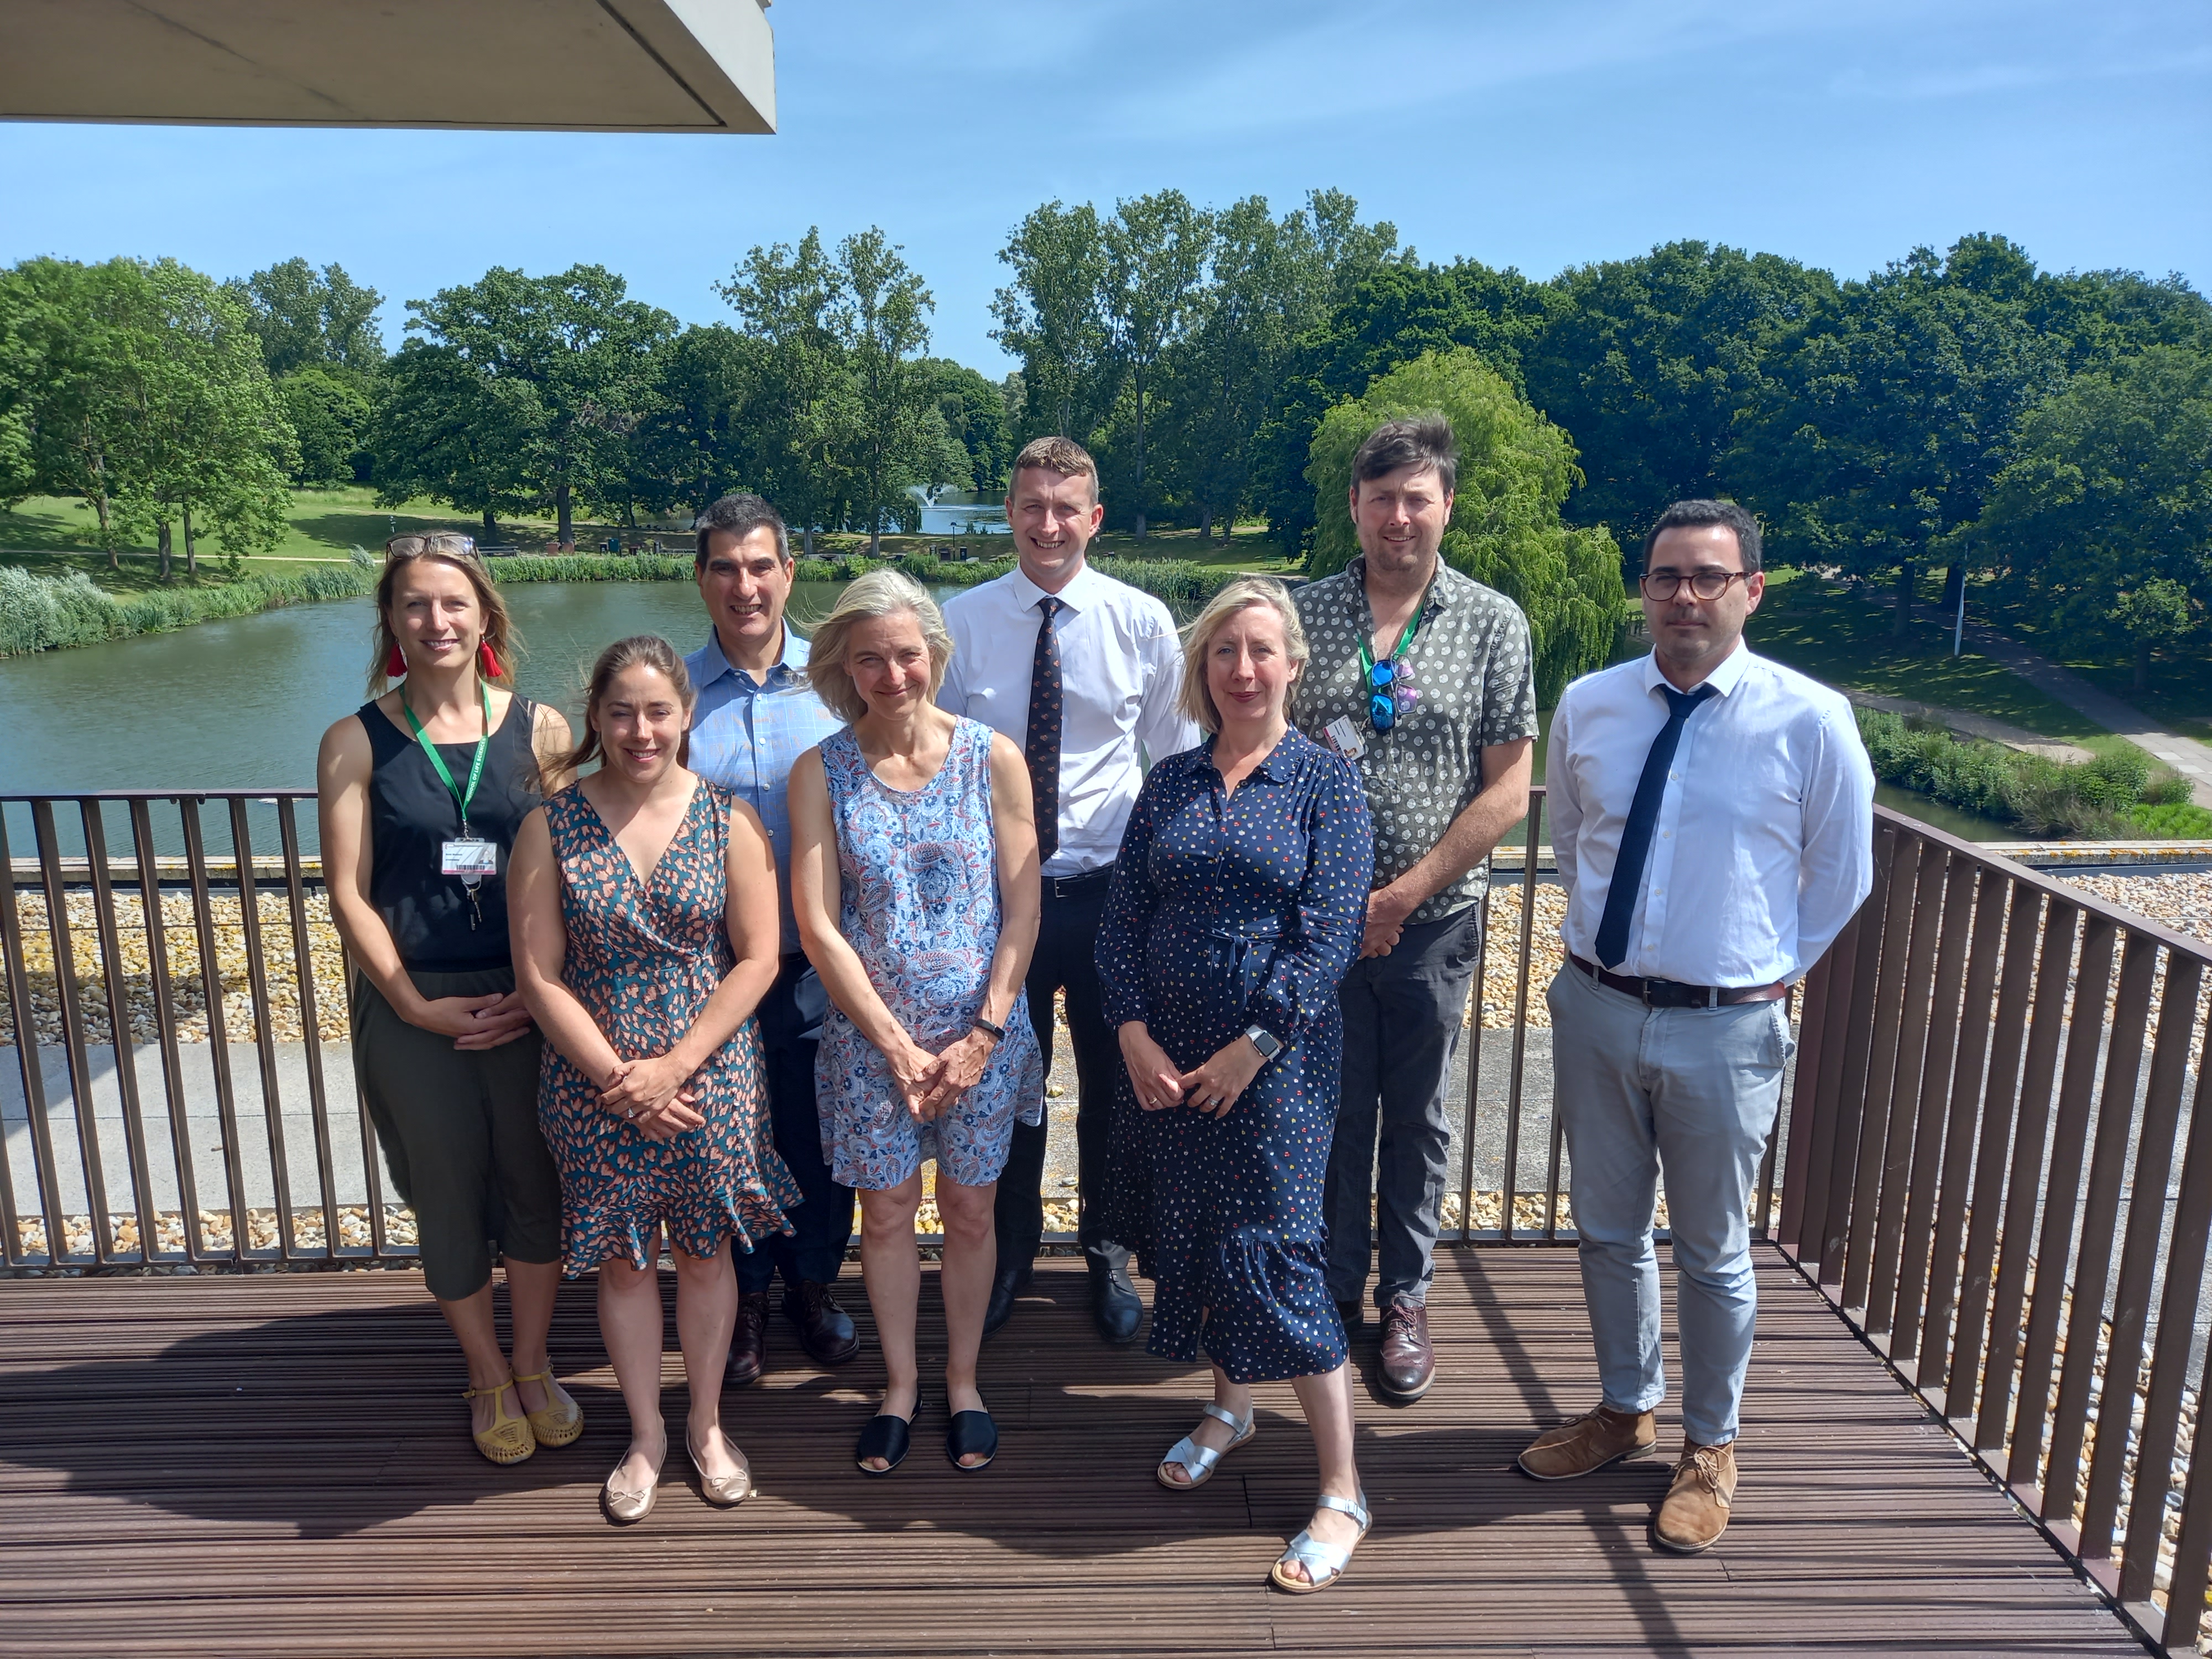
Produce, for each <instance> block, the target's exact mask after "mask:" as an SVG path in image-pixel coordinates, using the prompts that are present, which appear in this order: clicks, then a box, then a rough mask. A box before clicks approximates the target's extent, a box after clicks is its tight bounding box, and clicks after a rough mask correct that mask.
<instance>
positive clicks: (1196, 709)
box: [1176, 576, 1310, 735]
mask: <svg viewBox="0 0 2212 1659" xmlns="http://www.w3.org/2000/svg"><path fill="white" fill-rule="evenodd" d="M1255 605H1267V606H1268V607H1269V608H1270V609H1272V610H1273V611H1274V613H1275V614H1276V615H1277V616H1278V617H1281V618H1282V619H1283V654H1284V655H1285V656H1286V657H1287V658H1289V659H1290V663H1291V667H1292V668H1294V669H1297V670H1300V671H1303V670H1304V667H1305V665H1306V659H1307V656H1308V655H1309V654H1310V653H1308V651H1307V649H1306V630H1305V629H1304V625H1303V624H1301V623H1299V621H1298V608H1297V606H1296V605H1292V604H1291V590H1290V589H1289V588H1287V587H1285V586H1283V585H1282V583H1280V582H1279V581H1277V580H1275V579H1274V578H1273V576H1239V577H1238V578H1237V580H1235V581H1233V582H1231V583H1230V584H1229V585H1228V586H1226V587H1225V588H1223V589H1222V590H1221V591H1220V592H1218V593H1216V594H1215V595H1214V596H1213V599H1212V602H1211V603H1210V604H1209V605H1207V606H1206V609H1205V610H1203V611H1200V612H1199V613H1198V620H1197V621H1195V622H1194V623H1191V625H1190V626H1189V627H1188V628H1186V629H1183V631H1182V691H1181V692H1180V693H1179V694H1178V695H1177V696H1176V707H1177V708H1180V709H1182V712H1183V714H1185V715H1187V716H1188V718H1189V719H1191V720H1195V721H1197V722H1198V725H1199V729H1200V731H1203V732H1208V733H1212V734H1216V735H1218V733H1219V732H1220V730H1221V711H1220V710H1219V709H1218V708H1215V707H1214V706H1213V691H1212V688H1211V687H1209V686H1208V685H1207V684H1206V653H1207V652H1209V651H1211V650H1212V648H1213V636H1214V635H1216V634H1218V633H1219V632H1220V631H1221V630H1222V629H1223V628H1224V627H1225V625H1226V624H1227V623H1228V621H1229V619H1230V618H1231V617H1234V616H1235V615H1237V612H1239V611H1249V610H1251V609H1252V608H1253V607H1254V606H1255ZM1293 678H1295V676H1294V677H1293Z"/></svg>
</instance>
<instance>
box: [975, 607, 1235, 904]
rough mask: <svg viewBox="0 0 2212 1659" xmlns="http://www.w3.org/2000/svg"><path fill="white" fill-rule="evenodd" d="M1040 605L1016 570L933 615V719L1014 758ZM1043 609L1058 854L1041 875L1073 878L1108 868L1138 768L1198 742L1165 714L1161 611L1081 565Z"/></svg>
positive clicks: (1171, 657) (1178, 671) (1175, 680)
mask: <svg viewBox="0 0 2212 1659" xmlns="http://www.w3.org/2000/svg"><path fill="white" fill-rule="evenodd" d="M1044 597H1045V591H1044V589H1042V587H1039V586H1037V585H1036V583H1035V582H1033V581H1031V580H1030V579H1029V578H1028V576H1026V575H1024V574H1023V573H1022V571H1021V570H1020V569H1019V568H1016V569H1013V570H1010V571H1008V572H1007V573H1006V574H1005V575H1003V576H1000V577H999V578H998V579H997V580H993V581H987V582H985V583H983V584H982V585H981V586H979V587H971V588H969V590H968V591H967V592H965V593H959V594H956V595H954V596H953V598H952V599H950V600H948V601H947V602H946V604H945V626H946V627H947V628H948V629H951V634H952V660H951V663H950V664H949V665H947V666H946V668H945V684H944V686H943V687H942V689H940V690H939V692H938V694H937V702H938V707H939V708H944V709H946V710H948V711H949V712H951V713H952V714H965V715H967V716H969V718H970V719H971V720H981V721H982V722H983V724H984V725H986V726H990V727H991V728H992V729H993V730H994V731H998V732H1005V733H1006V736H1008V737H1009V738H1012V739H1013V741H1014V746H1015V747H1016V748H1020V747H1021V746H1022V742H1023V739H1024V738H1026V737H1027V736H1028V735H1029V724H1030V666H1031V665H1032V664H1033V663H1034V662H1035V661H1036V641H1037V627H1038V625H1039V623H1042V621H1043V620H1044V618H1043V615H1042V612H1041V611H1038V609H1037V601H1038V600H1040V599H1043V598H1044ZM1052 597H1054V598H1055V599H1058V600H1059V601H1060V607H1061V608H1060V611H1058V612H1057V613H1056V614H1055V615H1054V618H1053V633H1054V635H1055V636H1056V637H1057V638H1058V640H1059V641H1060V689H1061V691H1062V693H1063V695H1064V697H1065V702H1064V704H1063V708H1062V713H1061V714H1060V848H1059V850H1058V851H1057V852H1055V853H1054V854H1053V855H1052V857H1051V858H1049V859H1048V860H1045V866H1044V873H1045V874H1047V875H1048V876H1075V875H1080V874H1082V873H1083V872H1085V871H1086V870H1097V869H1099V868H1101V867H1102V866H1105V865H1108V864H1110V863H1112V862H1113V860H1114V855H1115V854H1117V853H1119V852H1120V851H1121V831H1122V830H1123V829H1125V828H1126V827H1127V824H1128V822H1129V809H1130V808H1131V807H1133V806H1134V805H1136V804H1137V791H1138V790H1139V788H1140V787H1142V786H1143V784H1144V781H1145V777H1144V770H1143V766H1144V765H1145V764H1148V763H1150V762H1152V761H1154V760H1164V759H1165V758H1166V757H1168V756H1170V755H1177V754H1181V753H1182V751H1183V750H1186V749H1193V748H1195V747H1197V745H1198V738H1199V731H1198V727H1197V726H1195V725H1194V724H1193V723H1192V722H1191V721H1189V720H1186V719H1185V718H1184V717H1183V716H1182V714H1181V713H1180V712H1179V711H1178V710H1177V709H1176V695H1177V693H1178V692H1179V691H1180V690H1182V644H1181V642H1180V641H1178V640H1177V639H1176V625H1175V618H1174V617H1171V616H1170V615H1169V614H1168V608H1167V606H1166V605H1163V604H1161V603H1160V601H1159V600H1158V599H1154V598H1153V597H1152V595H1151V594H1149V593H1143V592H1138V590H1137V589H1135V588H1133V587H1131V586H1129V585H1128V584H1127V582H1117V581H1115V580H1114V579H1113V578H1112V577H1110V576H1103V575H1101V574H1099V573H1098V572H1097V571H1096V570H1093V569H1092V568H1091V567H1090V566H1089V565H1085V567H1084V568H1082V569H1081V570H1080V571H1079V572H1077V573H1076V576H1075V580H1073V581H1071V582H1069V583H1068V585H1067V586H1065V587H1063V588H1061V589H1060V592H1058V593H1056V594H1054V595H1053V596H1052ZM1140 744H1141V745H1142V750H1143V760H1142V761H1141V762H1140V760H1139V745H1140Z"/></svg>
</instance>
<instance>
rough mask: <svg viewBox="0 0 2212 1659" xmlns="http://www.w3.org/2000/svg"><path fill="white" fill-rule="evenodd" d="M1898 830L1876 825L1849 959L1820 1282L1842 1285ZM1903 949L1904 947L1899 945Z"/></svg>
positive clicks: (1823, 1219)
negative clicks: (1870, 882) (1870, 877)
mask: <svg viewBox="0 0 2212 1659" xmlns="http://www.w3.org/2000/svg"><path fill="white" fill-rule="evenodd" d="M1899 839H1900V837H1899V835H1898V833H1897V831H1896V830H1895V829H1892V828H1890V827H1889V826H1888V825H1887V824H1881V825H1878V827H1877V828H1876V829H1875V840H1874V889H1873V890H1872V891H1871V892H1869V894H1868V895H1867V901H1866V902H1865V903H1864V904H1862V905H1861V906H1860V907H1859V937H1858V949H1857V952H1856V953H1855V959H1854V961H1853V963H1852V964H1851V1006H1850V1014H1849V1015H1848V1016H1847V1017H1846V1018H1845V1020H1844V1030H1845V1031H1847V1032H1850V1034H1851V1040H1850V1041H1849V1042H1845V1043H1844V1050H1843V1062H1844V1063H1843V1069H1842V1071H1841V1072H1840V1073H1838V1076H1837V1079H1836V1095H1835V1130H1834V1135H1835V1144H1834V1150H1833V1153H1832V1156H1831V1158H1829V1162H1828V1192H1827V1198H1826V1205H1825V1207H1824V1209H1823V1212H1822V1226H1823V1231H1822V1234H1821V1239H1820V1257H1819V1260H1820V1267H1819V1269H1818V1273H1819V1282H1820V1283H1821V1284H1823V1285H1836V1286H1837V1287H1838V1289H1840V1288H1841V1286H1842V1285H1843V1278H1844V1257H1845V1255H1846V1254H1847V1250H1848V1246H1849V1244H1850V1235H1851V1230H1852V1227H1853V1225H1854V1223H1853V1218H1852V1212H1851V1204H1852V1194H1851V1181H1852V1177H1853V1176H1854V1174H1855V1173H1856V1171H1857V1165H1858V1152H1859V1137H1860V1133H1861V1131H1862V1127H1863V1117H1864V1115H1865V1112H1866V1103H1867V1074H1868V1060H1869V1055H1870V1054H1871V1051H1872V1045H1871V1044H1870V1043H1869V1042H1867V1041H1866V1040H1865V1038H1864V1036H1863V1033H1865V1032H1868V1031H1870V1030H1873V1029H1874V1024H1875V1008H1876V1006H1878V1005H1877V1002H1876V994H1877V993H1878V992H1879V990H1880V988H1881V958H1882V945H1883V935H1884V933H1886V932H1887V927H1888V916H1889V895H1890V872H1891V869H1892V867H1893V866H1894V864H1895V863H1896V860H1897V849H1898V842H1899ZM1899 948H1900V949H1901V948H1902V947H1901V946H1899Z"/></svg>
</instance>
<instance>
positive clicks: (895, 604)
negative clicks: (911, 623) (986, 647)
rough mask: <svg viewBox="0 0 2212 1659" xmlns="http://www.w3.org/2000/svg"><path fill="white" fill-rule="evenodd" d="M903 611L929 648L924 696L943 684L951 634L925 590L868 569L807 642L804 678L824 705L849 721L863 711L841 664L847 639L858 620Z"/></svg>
mask: <svg viewBox="0 0 2212 1659" xmlns="http://www.w3.org/2000/svg"><path fill="white" fill-rule="evenodd" d="M902 614H906V615H911V616H912V617H914V619H915V622H917V623H920V624H921V642H922V643H923V644H924V645H926V646H927V647H929V695H930V696H933V697H934V696H936V695H937V688H938V687H939V686H940V685H943V684H945V664H947V663H948V662H951V660H952V635H951V634H950V633H948V632H947V631H946V630H945V613H944V612H943V611H939V609H938V608H937V601H936V600H934V599H931V598H930V597H929V590H928V589H927V588H926V587H924V586H922V585H921V583H920V582H918V581H916V580H915V579H914V578H913V577H911V576H907V575H902V574H900V573H899V572H897V571H896V570H871V571H870V572H868V574H866V575H865V576H857V577H855V578H854V580H853V582H852V585H851V586H848V587H847V588H846V590H845V591H844V592H842V593H840V594H839V595H838V596H837V603H836V605H833V606H831V607H830V611H829V615H828V616H826V617H823V619H822V620H821V622H820V623H818V624H817V625H816V627H815V629H814V635H813V637H812V638H811V640H810V641H808V642H807V659H806V682H807V684H810V685H811V686H812V687H813V688H814V695H815V696H817V697H819V698H821V699H822V702H823V707H824V708H828V709H829V712H830V713H831V714H835V715H836V717H837V718H838V719H839V720H842V721H844V722H845V724H846V725H848V726H850V725H852V724H853V723H854V721H855V720H859V719H860V716H861V715H863V714H866V713H867V712H868V702H867V699H866V698H865V697H863V696H861V695H860V687H858V686H856V685H854V684H853V673H852V671H851V670H850V669H848V667H846V665H845V653H846V650H847V649H848V643H847V642H848V641H849V639H850V638H851V636H852V632H853V630H854V629H855V628H857V627H859V626H860V624H861V623H864V622H874V621H876V620H878V618H880V617H896V616H899V615H902Z"/></svg>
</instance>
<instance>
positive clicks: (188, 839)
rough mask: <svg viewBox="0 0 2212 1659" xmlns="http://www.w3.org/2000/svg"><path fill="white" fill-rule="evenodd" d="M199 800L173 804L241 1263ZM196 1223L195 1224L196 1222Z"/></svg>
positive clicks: (233, 1107)
mask: <svg viewBox="0 0 2212 1659" xmlns="http://www.w3.org/2000/svg"><path fill="white" fill-rule="evenodd" d="M204 799H206V797H205V796H202V795H186V796H185V797H183V798H181V799H179V801H178V803H177V810H178V812H179V815H180V817H182V819H183V821H184V827H185V869H186V872H187V873H188V874H189V876H190V878H191V893H192V925H193V927H194V929H195V931H196V933H197V938H198V939H199V947H200V987H201V994H202V995H203V996H204V998H205V999H206V1001H207V1022H208V1060H209V1063H210V1066H212V1067H213V1069H214V1072H215V1103H216V1116H217V1118H218V1120H219V1121H221V1123H222V1173H223V1181H224V1183H225V1184H226V1185H227V1186H228V1188H229V1189H230V1254H231V1259H232V1260H234V1261H246V1166H245V1163H244V1160H243V1159H242V1158H241V1157H240V1152H239V1146H238V1137H239V1129H238V1097H237V1094H236V1092H235V1091H234V1089H233V1087H232V1085H231V1078H230V1025H229V1022H228V1020H227V1019H225V1018H224V1017H223V1006H222V964H221V963H219V962H218V961H217V959H216V937H215V906H214V903H213V902H212V901H211V900H210V897H209V895H208V861H207V842H206V837H205V836H204V835H203V833H202V831H201V828H200V802H201V801H202V800H204ZM196 1219H197V1218H196Z"/></svg>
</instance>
